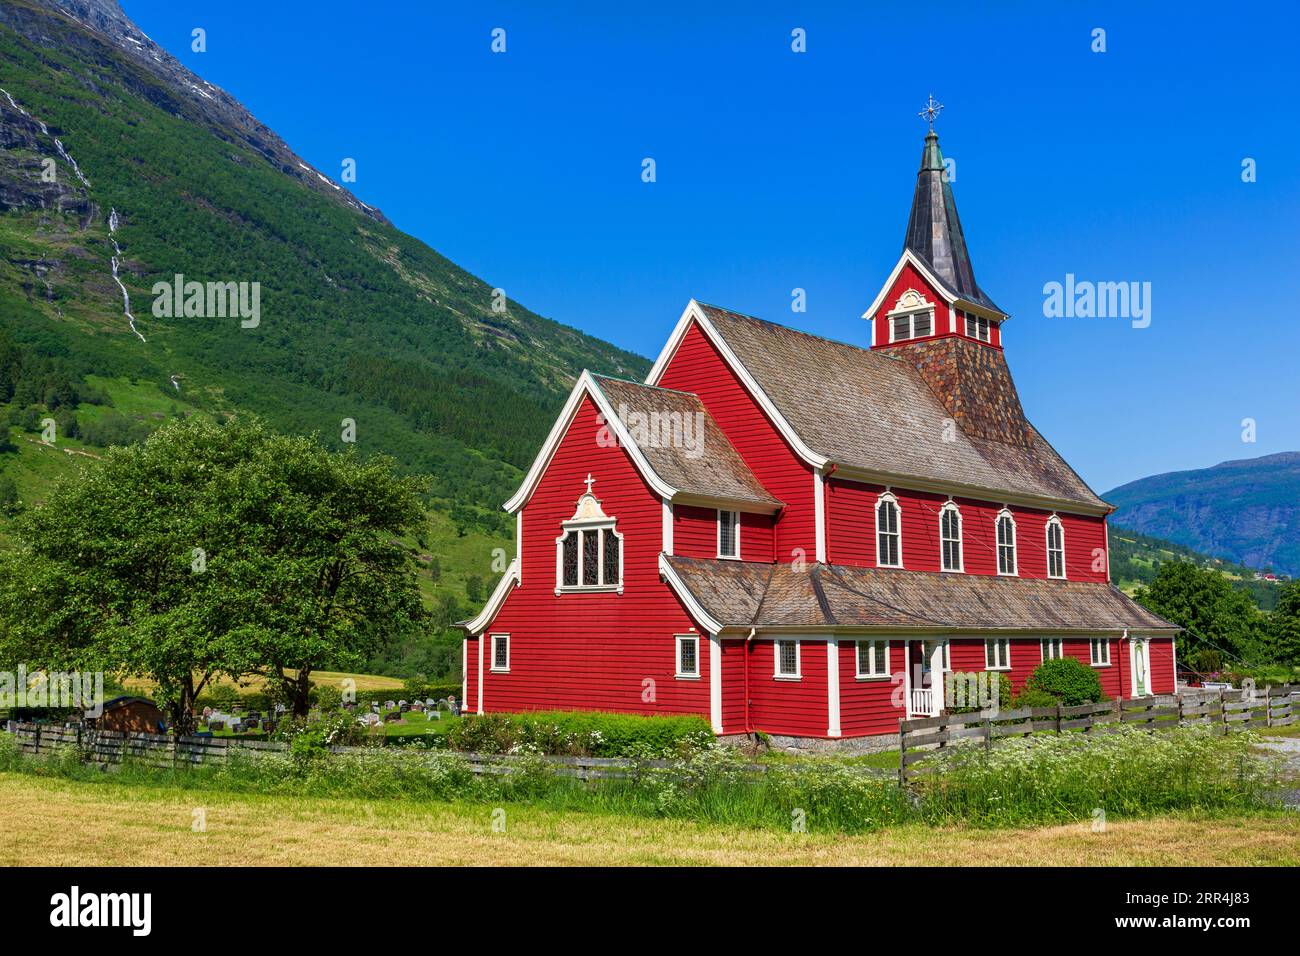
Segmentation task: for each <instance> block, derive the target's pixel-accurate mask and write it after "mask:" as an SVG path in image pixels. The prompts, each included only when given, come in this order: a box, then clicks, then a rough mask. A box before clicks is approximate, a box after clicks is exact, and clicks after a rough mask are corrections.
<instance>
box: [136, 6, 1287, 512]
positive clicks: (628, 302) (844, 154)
mask: <svg viewBox="0 0 1300 956" xmlns="http://www.w3.org/2000/svg"><path fill="white" fill-rule="evenodd" d="M1136 6H1138V5H1134V4H1104V3H1102V4H1086V5H1085V4H1069V5H1047V4H1038V3H1003V4H971V3H969V2H967V3H945V2H932V3H928V4H925V5H918V4H910V3H909V4H904V3H895V4H890V5H888V6H879V7H877V6H876V5H874V4H873V5H867V4H862V3H857V4H843V5H837V4H804V3H798V4H796V3H784V4H764V3H744V4H734V5H720V4H707V5H706V4H700V3H688V4H677V3H670V2H655V3H652V4H639V5H630V4H629V5H620V7H626V9H618V11H617V12H602V10H601V7H600V6H598V5H596V4H594V3H593V4H566V3H551V4H545V5H541V4H503V3H477V4H473V5H469V4H466V5H450V4H438V3H430V2H427V0H426V2H415V3H407V2H396V0H393V2H384V3H376V4H358V3H355V2H335V0H315V2H313V3H310V4H308V3H288V2H285V3H275V2H269V3H268V2H266V0H261V2H257V3H251V2H244V0H224V2H222V3H186V2H177V0H123V7H124V9H125V10H126V12H127V13H128V14H129V15H130V16H131V17H132V18H133V19H134V20H135V21H136V23H137V24H138V25H139V26H140V28H141V29H142V30H144V31H145V32H146V33H148V34H149V35H150V36H151V37H153V39H154V40H156V41H157V42H158V43H160V44H162V45H163V46H165V47H166V48H167V49H169V50H170V51H171V52H172V53H174V54H175V55H176V56H177V57H179V58H180V60H181V61H182V62H184V63H185V64H186V65H187V66H189V67H190V68H191V69H193V70H194V71H195V72H197V73H199V74H200V75H201V76H202V77H204V78H205V79H207V80H209V81H210V82H212V83H215V84H217V85H219V86H221V87H224V88H225V89H226V90H228V91H230V92H231V93H232V94H233V95H234V96H236V97H237V98H238V99H240V100H241V101H242V102H243V103H244V104H245V105H246V106H247V107H248V108H249V109H250V110H252V112H253V113H254V114H255V115H257V117H258V118H259V119H261V120H262V121H264V122H265V123H267V124H268V125H269V126H271V127H272V128H273V129H275V130H276V131H277V132H278V133H280V134H281V135H282V136H283V137H284V139H285V140H286V141H287V142H288V143H289V145H290V146H291V147H293V148H294V149H295V151H297V152H298V153H299V154H300V155H302V156H303V157H304V158H305V159H306V160H307V161H308V162H310V163H312V164H314V165H316V166H318V167H319V168H320V169H321V170H323V171H325V172H327V173H329V174H331V175H333V176H335V177H337V176H338V175H339V172H340V169H341V164H342V161H343V159H344V158H345V157H352V158H355V159H356V161H357V182H356V183H355V184H353V185H352V188H353V190H354V191H355V192H356V194H357V195H358V196H359V197H360V198H361V199H363V200H364V201H366V202H368V203H370V204H372V205H376V206H378V207H380V208H381V209H383V210H384V212H385V213H386V214H387V215H388V216H389V217H390V218H391V219H392V220H393V222H394V223H396V224H397V225H398V226H399V227H400V228H402V229H403V230H405V231H407V232H409V233H411V234H413V235H415V236H418V237H419V238H421V239H423V240H424V241H425V242H427V243H428V244H429V245H431V246H433V247H434V248H435V249H437V250H438V251H440V252H442V253H443V254H444V255H446V256H448V257H449V258H451V259H452V260H454V261H455V262H457V263H459V264H460V265H462V266H464V267H465V268H467V269H469V270H470V271H472V272H474V273H475V274H477V275H479V276H480V277H482V278H483V279H485V280H487V281H488V282H490V283H491V284H492V285H494V286H500V287H502V288H504V289H505V290H506V292H507V294H508V295H509V296H510V297H511V298H512V299H517V300H518V301H520V302H522V303H524V304H525V305H527V306H528V307H530V308H531V309H533V310H534V311H536V312H539V313H540V314H542V315H546V316H549V317H552V318H555V319H557V320H559V321H562V322H565V323H568V324H571V325H575V326H577V327H578V328H581V329H583V330H584V331H587V332H590V333H592V334H594V335H598V336H601V337H603V338H606V339H609V340H610V341H613V342H615V343H617V344H618V345H621V346H624V347H626V348H629V349H632V350H634V351H637V352H640V353H641V354H643V355H646V356H648V357H653V356H655V355H656V354H657V353H658V351H659V348H660V346H661V345H662V343H663V341H664V339H665V338H666V337H667V335H668V333H669V331H670V330H671V328H672V325H673V323H674V322H675V321H676V319H677V317H678V316H679V315H680V313H681V310H682V308H683V307H684V306H685V304H686V302H687V301H688V300H689V299H690V298H691V297H692V296H694V297H696V298H699V299H701V300H703V301H708V302H714V303H717V304H720V305H725V306H727V307H729V308H733V309H736V310H737V311H741V312H748V313H751V314H754V315H758V316H761V317H763V318H768V319H771V320H773V321H777V322H782V323H785V324H789V325H793V326H796V327H798V328H801V329H804V330H807V331H810V332H814V333H816V334H820V335H826V336H830V337H832V338H837V339H841V340H844V341H848V342H854V343H859V344H863V345H865V344H866V343H867V335H868V325H867V323H866V322H865V321H864V320H862V319H860V318H859V316H860V315H861V314H862V312H863V311H864V309H865V308H866V307H867V306H868V305H869V304H870V303H871V300H872V299H873V298H874V296H875V294H876V292H877V291H878V290H879V287H880V285H881V283H882V282H883V281H884V279H885V277H886V275H887V273H888V271H889V269H890V268H891V267H892V266H893V264H894V262H895V260H896V259H897V256H898V253H899V251H900V247H901V244H902V237H903V231H904V227H905V226H906V222H907V213H908V207H909V204H910V201H911V195H912V189H913V185H914V183H915V175H916V169H917V165H918V161H919V159H920V153H921V145H922V139H923V136H924V132H925V126H924V123H923V122H922V121H921V120H920V119H919V118H918V117H917V115H916V113H917V111H918V110H919V109H920V108H921V106H922V104H923V103H924V101H925V98H926V96H927V94H929V93H931V92H933V93H934V94H935V96H936V97H937V98H938V99H939V100H940V101H942V102H943V103H944V104H945V107H946V109H945V110H944V112H943V114H942V115H941V116H940V118H939V120H938V121H937V123H936V129H937V131H938V132H939V134H940V142H941V145H942V147H943V150H944V153H945V155H946V156H948V157H950V158H952V159H954V160H955V161H956V164H957V165H956V179H955V182H954V190H955V192H956V197H957V203H958V208H959V209H960V212H961V216H962V223H963V226H964V228H965V231H966V236H967V240H968V243H969V245H970V249H971V257H972V261H973V263H974V266H975V273H976V276H977V278H978V279H979V282H980V284H981V285H982V286H983V287H984V289H985V290H986V291H987V292H988V293H989V294H990V295H991V296H992V297H993V299H994V300H995V301H996V302H998V303H999V304H1000V305H1001V306H1002V307H1003V308H1004V309H1006V310H1007V311H1009V312H1010V313H1011V314H1012V316H1013V318H1012V319H1011V321H1010V322H1009V323H1008V324H1007V326H1006V329H1005V345H1006V354H1007V360H1008V362H1009V363H1010V365H1011V369H1012V371H1013V373H1014V374H1015V376H1016V381H1017V383H1018V385H1019V388H1020V392H1021V397H1022V399H1023V401H1024V404H1025V407H1026V410H1027V411H1028V413H1029V416H1030V418H1031V419H1032V420H1033V421H1034V423H1035V424H1036V425H1037V426H1038V427H1039V429H1040V430H1042V431H1043V433H1044V434H1045V435H1046V436H1047V437H1048V439H1049V440H1050V441H1052V442H1053V444H1055V445H1056V446H1057V448H1058V449H1060V450H1061V452H1062V453H1063V454H1065V456H1066V457H1067V459H1068V460H1070V462H1071V463H1072V464H1074V466H1075V467H1076V468H1077V469H1078V470H1079V471H1080V473H1081V474H1082V475H1083V477H1084V478H1085V479H1087V480H1088V481H1089V482H1090V483H1091V484H1092V485H1093V486H1094V487H1095V488H1096V489H1098V490H1099V491H1105V490H1107V489H1109V488H1111V487H1113V486H1115V485H1117V484H1120V483H1122V482H1125V481H1129V480H1132V479H1134V478H1138V477H1141V476H1144V475H1147V474H1152V473H1158V472H1164V471H1173V470H1179V469H1184V468H1196V467H1205V466H1208V465H1211V464H1214V463H1216V462H1219V461H1222V460H1225V459H1233V458H1249V457H1255V456H1257V455H1263V454H1269V453H1272V452H1277V451H1284V450H1294V449H1297V448H1300V414H1298V410H1300V375H1298V374H1297V368H1296V365H1297V356H1298V355H1300V315H1297V314H1296V309H1295V307H1294V301H1295V295H1294V290H1293V289H1292V288H1291V285H1292V283H1293V282H1294V277H1295V273H1296V266H1297V264H1300V240H1298V239H1297V236H1296V229H1297V223H1298V222H1300V198H1298V197H1300V189H1297V186H1298V185H1300V164H1297V162H1296V161H1295V156H1296V155H1297V154H1298V153H1300V130H1298V129H1297V123H1296V116H1297V105H1296V95H1297V92H1298V89H1297V87H1298V86H1300V83H1297V79H1298V76H1300V67H1297V65H1296V64H1297V58H1296V57H1295V55H1294V49H1293V47H1292V43H1293V38H1294V35H1295V32H1296V29H1297V27H1298V26H1300V16H1297V14H1296V13H1295V12H1294V11H1293V10H1292V9H1291V8H1290V7H1287V6H1282V5H1278V6H1277V7H1275V8H1273V7H1270V5H1268V4H1251V5H1249V6H1248V7H1241V6H1233V5H1219V9H1218V10H1216V11H1211V10H1208V9H1207V10H1203V11H1202V10H1197V9H1196V8H1195V6H1194V5H1188V4H1179V5H1177V6H1174V7H1172V8H1171V9H1170V10H1169V11H1166V12H1161V11H1159V10H1156V9H1154V5H1142V6H1143V7H1150V9H1134V7H1136ZM1049 7H1050V8H1049ZM194 27H202V28H203V29H205V30H206V31H207V47H208V49H207V52H205V53H194V52H192V51H191V50H190V32H191V30H192V29H193V28H194ZM498 27H500V28H502V29H504V30H505V31H506V52H505V53H504V54H494V53H492V52H491V49H490V44H491V32H492V30H493V29H494V28H498ZM796 27H798V28H803V29H804V30H805V31H806V35H807V52H806V53H803V54H796V53H794V52H792V50H791V47H790V44H791V39H790V34H791V31H792V30H793V29H795V28H796ZM1096 28H1101V29H1104V30H1105V31H1106V52H1104V53H1094V52H1092V50H1091V46H1092V42H1093V41H1092V31H1093V30H1094V29H1096ZM646 157H651V158H653V159H654V160H655V163H656V172H657V181H656V182H654V183H649V184H647V183H643V182H642V181H641V168H642V166H641V164H642V160H643V159H644V158H646ZM1248 157H1249V158H1252V159H1254V160H1255V162H1256V164H1257V181H1256V182H1254V183H1244V182H1242V162H1243V160H1244V159H1246V158H1248ZM1067 273H1073V274H1074V275H1075V276H1077V277H1078V278H1079V279H1087V280H1092V281H1137V282H1150V283H1151V324H1150V327H1148V328H1144V329H1135V328H1133V327H1132V325H1131V323H1130V322H1129V321H1128V320H1127V319H1119V318H1106V319H1099V318H1091V319H1089V318H1045V317H1044V315H1043V311H1044V310H1043V301H1044V295H1043V286H1044V283H1047V282H1051V281H1063V280H1064V277H1065V275H1066V274H1067ZM794 288H803V289H805V290H806V292H807V311H806V312H805V313H801V314H796V313H793V312H792V311H791V308H790V302H791V290H792V289H794ZM1246 418H1251V419H1254V420H1255V422H1256V437H1257V440H1256V442H1255V443H1253V444H1251V443H1246V442H1243V440H1242V431H1243V429H1242V420H1243V419H1246Z"/></svg>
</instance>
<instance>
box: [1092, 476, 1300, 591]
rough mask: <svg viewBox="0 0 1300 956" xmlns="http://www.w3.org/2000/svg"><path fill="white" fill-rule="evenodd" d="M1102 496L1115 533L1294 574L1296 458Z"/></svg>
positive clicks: (1157, 481) (1297, 565) (1154, 481)
mask: <svg viewBox="0 0 1300 956" xmlns="http://www.w3.org/2000/svg"><path fill="white" fill-rule="evenodd" d="M1102 497H1103V498H1105V499H1106V500H1107V501H1109V502H1111V503H1112V504H1114V505H1115V506H1116V507H1117V508H1118V510H1117V511H1116V512H1115V515H1114V517H1113V519H1112V520H1113V521H1114V523H1115V524H1116V525H1118V526H1120V527H1123V528H1131V529H1132V530H1134V531H1138V532H1140V533H1142V534H1145V535H1151V536H1152V537H1157V538H1165V539H1167V540H1169V541H1173V542H1175V543H1177V544H1181V545H1184V546H1185V547H1189V548H1193V549H1195V550H1196V551H1200V552H1203V553H1205V554H1213V555H1218V556H1221V557H1224V558H1227V559H1230V560H1232V561H1234V562H1236V563H1238V564H1241V565H1245V566H1246V567H1248V568H1255V569H1261V568H1266V567H1271V568H1272V569H1273V570H1275V571H1279V572H1282V573H1284V574H1288V575H1291V576H1296V575H1300V452H1294V451H1291V452H1281V453H1279V454H1275V455H1265V456H1263V457H1260V458H1246V459H1239V460H1235V461H1224V462H1220V463H1219V464H1217V465H1214V466H1213V467H1211V468H1202V469H1197V470H1193V471H1173V472H1168V473H1166V474H1163V475H1152V476H1151V477H1149V478H1140V479H1138V480H1137V481H1131V482H1129V483H1128V484H1125V485H1121V486H1120V487H1118V488H1115V489H1113V490H1111V491H1109V492H1107V493H1106V494H1105V495H1103V496H1102Z"/></svg>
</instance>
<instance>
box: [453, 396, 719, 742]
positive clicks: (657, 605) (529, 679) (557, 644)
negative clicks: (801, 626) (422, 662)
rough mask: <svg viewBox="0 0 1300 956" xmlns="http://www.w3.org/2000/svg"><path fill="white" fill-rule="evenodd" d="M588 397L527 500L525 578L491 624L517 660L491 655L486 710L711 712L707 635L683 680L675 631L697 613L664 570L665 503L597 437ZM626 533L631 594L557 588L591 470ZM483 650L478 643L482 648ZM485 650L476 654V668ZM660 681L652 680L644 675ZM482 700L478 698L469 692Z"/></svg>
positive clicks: (683, 629)
mask: <svg viewBox="0 0 1300 956" xmlns="http://www.w3.org/2000/svg"><path fill="white" fill-rule="evenodd" d="M596 414H597V412H596V408H595V406H594V405H593V404H592V403H591V401H590V400H589V399H588V400H585V401H584V402H583V403H582V406H581V408H580V409H579V410H578V412H577V413H576V415H575V417H574V420H573V422H572V423H571V424H570V426H569V429H568V432H567V433H566V435H565V437H564V440H563V441H562V442H561V443H560V446H559V447H558V448H557V449H556V452H555V455H554V457H553V458H552V460H551V463H550V465H549V466H548V467H547V469H546V473H545V475H544V476H543V477H542V480H541V482H540V483H539V484H538V486H537V488H536V490H535V491H534V492H533V495H532V497H531V498H530V499H529V501H528V503H527V504H526V505H525V506H524V517H523V528H524V531H523V534H524V542H523V555H522V562H521V564H522V573H523V581H522V584H521V585H520V586H519V587H517V588H515V589H514V591H513V592H511V594H510V596H509V597H508V598H507V599H506V602H505V605H504V606H503V607H502V609H501V611H500V612H499V613H498V614H497V616H496V618H495V620H493V621H492V623H491V625H490V626H489V627H488V629H487V631H486V634H488V635H491V634H494V633H508V634H509V635H510V672H509V673H492V672H491V670H490V666H489V665H490V663H491V662H490V661H487V662H485V666H484V674H483V684H484V695H483V705H484V710H486V711H520V710H537V709H572V708H582V709H591V710H611V711H626V712H636V713H646V714H655V713H695V714H700V715H703V716H705V717H708V715H709V646H708V640H707V638H706V637H705V636H704V635H701V638H700V647H699V664H700V668H699V669H700V677H699V679H698V680H679V679H676V678H675V677H674V676H673V675H674V674H675V672H676V644H675V641H674V639H673V637H674V635H675V634H679V633H682V634H684V633H690V632H691V631H692V628H693V625H694V622H693V621H692V620H691V618H690V616H689V615H688V614H687V612H686V611H685V609H684V608H683V607H682V606H681V604H680V602H679V601H678V599H677V597H676V595H674V594H673V593H672V591H671V590H670V589H669V588H668V587H667V585H665V584H663V583H662V582H661V581H660V580H659V566H658V558H659V553H660V551H661V549H662V545H663V503H662V501H661V500H660V499H659V497H658V496H657V495H655V493H654V492H653V491H652V490H651V489H650V488H649V486H648V485H646V483H645V481H644V480H643V479H642V478H641V475H640V474H639V472H637V470H636V467H635V465H633V464H632V462H631V460H630V459H629V458H628V456H627V453H626V451H625V450H624V449H622V448H609V447H602V446H601V445H600V444H598V443H597V441H596V436H597V433H598V427H599V426H598V425H597V422H596ZM588 472H590V473H591V475H592V476H593V477H594V478H595V479H596V481H595V485H594V487H593V489H592V490H593V492H594V493H595V495H596V497H597V498H599V499H600V502H601V505H602V507H603V508H604V509H605V512H606V513H607V514H609V515H611V516H613V517H616V518H617V519H618V524H617V526H616V527H617V530H618V531H619V533H620V534H622V535H623V550H624V556H623V584H624V590H623V593H622V594H615V593H608V592H606V593H591V594H582V593H566V594H562V595H556V594H555V583H556V582H555V539H556V538H557V537H558V536H559V535H560V533H561V528H560V523H561V522H562V521H564V520H566V519H568V518H570V517H572V516H573V512H574V509H575V508H576V506H577V500H578V498H579V497H580V496H581V495H582V494H583V492H584V491H585V490H586V486H585V485H584V483H583V479H584V478H585V477H586V475H587V473H588ZM475 653H477V652H476V651H475ZM476 668H477V658H475V659H474V660H473V661H471V669H472V671H473V670H476ZM647 681H652V682H653V684H652V685H650V684H647V683H646V682H647ZM471 700H473V698H471Z"/></svg>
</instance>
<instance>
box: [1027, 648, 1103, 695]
mask: <svg viewBox="0 0 1300 956" xmlns="http://www.w3.org/2000/svg"><path fill="white" fill-rule="evenodd" d="M1031 691H1033V692H1037V693H1042V694H1050V695H1052V697H1054V698H1056V700H1057V701H1059V702H1060V703H1061V704H1063V705H1064V706H1066V707H1075V706H1077V705H1079V704H1095V703H1099V702H1100V701H1101V700H1102V699H1103V695H1102V692H1101V680H1100V679H1099V678H1098V677H1097V672H1096V671H1095V670H1093V669H1092V668H1091V667H1089V666H1088V665H1087V664H1085V663H1083V661H1081V660H1078V659H1076V658H1073V657H1058V658H1056V659H1054V660H1050V661H1043V663H1041V664H1039V665H1038V666H1037V667H1035V668H1034V672H1033V673H1032V674H1030V675H1029V680H1027V681H1025V689H1024V694H1028V693H1030V692H1031ZM1031 706H1032V705H1031Z"/></svg>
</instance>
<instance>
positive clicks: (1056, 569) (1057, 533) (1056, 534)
mask: <svg viewBox="0 0 1300 956" xmlns="http://www.w3.org/2000/svg"><path fill="white" fill-rule="evenodd" d="M1047 576H1048V577H1049V578H1064V577H1065V529H1064V528H1063V527H1062V526H1061V519H1060V518H1058V517H1057V516H1056V515H1052V516H1051V517H1050V518H1048V519H1047Z"/></svg>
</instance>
